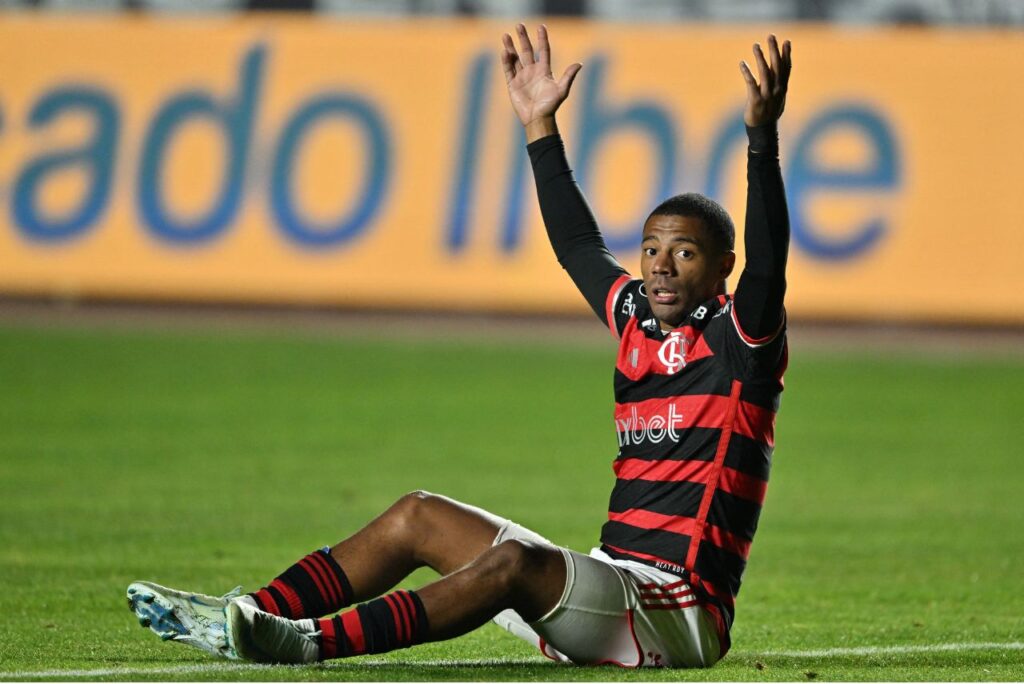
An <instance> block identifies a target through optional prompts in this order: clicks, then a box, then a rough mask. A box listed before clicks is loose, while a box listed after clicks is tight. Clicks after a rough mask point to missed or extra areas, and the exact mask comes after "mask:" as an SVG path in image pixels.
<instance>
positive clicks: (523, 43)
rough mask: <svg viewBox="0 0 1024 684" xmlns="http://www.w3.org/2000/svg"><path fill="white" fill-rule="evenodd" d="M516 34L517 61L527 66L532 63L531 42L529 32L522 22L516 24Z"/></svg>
mask: <svg viewBox="0 0 1024 684" xmlns="http://www.w3.org/2000/svg"><path fill="white" fill-rule="evenodd" d="M516 34H517V35H518V36H519V61H521V62H522V63H523V64H525V65H527V66H529V65H530V64H533V43H531V42H530V34H529V33H528V32H527V30H526V26H525V25H523V24H519V25H518V26H516Z"/></svg>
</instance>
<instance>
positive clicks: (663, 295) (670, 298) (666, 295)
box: [651, 287, 679, 304]
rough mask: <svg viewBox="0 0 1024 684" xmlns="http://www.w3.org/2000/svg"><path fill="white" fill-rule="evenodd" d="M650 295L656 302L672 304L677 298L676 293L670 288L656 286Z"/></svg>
mask: <svg viewBox="0 0 1024 684" xmlns="http://www.w3.org/2000/svg"><path fill="white" fill-rule="evenodd" d="M651 296H652V297H653V298H654V301H655V302H657V303H658V304H672V303H674V302H675V301H676V299H678V298H679V295H678V294H676V293H675V292H673V291H672V290H666V289H665V288H663V287H656V288H654V289H652V290H651Z"/></svg>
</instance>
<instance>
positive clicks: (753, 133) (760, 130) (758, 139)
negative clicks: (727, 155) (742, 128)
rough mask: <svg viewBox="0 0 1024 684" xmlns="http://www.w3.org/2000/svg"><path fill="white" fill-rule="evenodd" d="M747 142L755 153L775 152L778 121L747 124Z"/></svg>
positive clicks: (777, 143) (776, 148)
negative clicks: (753, 124) (754, 124)
mask: <svg viewBox="0 0 1024 684" xmlns="http://www.w3.org/2000/svg"><path fill="white" fill-rule="evenodd" d="M746 128H747V142H748V144H749V145H750V150H751V151H752V152H756V153H762V152H776V151H778V149H779V122H778V121H768V122H766V123H762V124H758V125H757V126H749V125H748V126H747V127H746Z"/></svg>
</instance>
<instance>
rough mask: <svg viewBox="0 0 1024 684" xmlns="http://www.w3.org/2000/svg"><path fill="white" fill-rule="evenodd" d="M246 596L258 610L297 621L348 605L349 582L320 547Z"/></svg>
mask: <svg viewBox="0 0 1024 684" xmlns="http://www.w3.org/2000/svg"><path fill="white" fill-rule="evenodd" d="M249 596H251V597H252V598H253V600H254V601H256V606H257V607H258V608H259V609H260V610H264V611H266V612H268V613H273V614H274V615H280V616H282V617H286V618H289V619H292V620H301V619H303V618H318V617H320V616H322V615H328V614H329V613H333V612H335V611H338V610H340V609H342V608H344V607H346V606H350V605H352V585H351V584H349V582H348V577H346V576H345V572H344V571H343V570H342V569H341V566H340V565H338V561H336V560H334V557H333V556H331V554H330V553H329V552H328V550H327V549H326V548H324V549H319V550H317V551H314V552H313V553H311V554H309V555H308V556H306V557H305V558H302V559H301V560H299V562H298V563H296V564H295V565H293V566H291V567H290V568H288V569H287V570H285V571H284V572H282V573H281V574H280V575H278V576H277V578H276V579H275V580H274V581H273V582H271V583H270V584H269V585H267V586H265V587H263V588H262V589H260V590H259V591H256V592H253V593H251V594H249Z"/></svg>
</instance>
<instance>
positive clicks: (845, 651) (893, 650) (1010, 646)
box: [744, 641, 1024, 658]
mask: <svg viewBox="0 0 1024 684" xmlns="http://www.w3.org/2000/svg"><path fill="white" fill-rule="evenodd" d="M1020 650H1024V643H1022V642H1019V641H1011V642H1009V643H997V642H981V643H962V644H917V645H907V646H853V647H850V648H822V649H817V650H812V651H764V652H762V653H745V654H744V655H747V656H754V655H757V656H764V657H765V658H832V657H835V656H871V655H901V654H905V653H943V652H947V651H1020Z"/></svg>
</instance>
